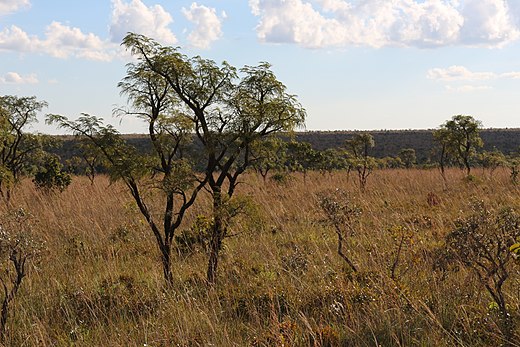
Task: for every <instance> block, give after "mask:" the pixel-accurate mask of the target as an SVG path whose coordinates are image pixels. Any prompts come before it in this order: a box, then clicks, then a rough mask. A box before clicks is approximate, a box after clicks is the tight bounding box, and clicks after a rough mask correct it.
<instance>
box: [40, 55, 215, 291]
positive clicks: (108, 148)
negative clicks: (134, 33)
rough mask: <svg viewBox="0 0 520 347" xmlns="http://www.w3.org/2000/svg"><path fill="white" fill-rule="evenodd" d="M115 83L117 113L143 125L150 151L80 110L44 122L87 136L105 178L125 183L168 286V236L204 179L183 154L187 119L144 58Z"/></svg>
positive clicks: (189, 126) (188, 130) (187, 139)
mask: <svg viewBox="0 0 520 347" xmlns="http://www.w3.org/2000/svg"><path fill="white" fill-rule="evenodd" d="M119 87H120V89H121V92H122V94H124V95H126V96H127V97H128V102H129V107H128V108H127V109H120V110H118V111H119V113H121V114H124V115H133V116H137V117H139V118H141V119H142V120H144V121H145V122H146V123H147V124H148V138H149V139H150V141H151V143H152V145H153V146H152V147H153V153H151V154H144V155H143V154H140V153H139V152H138V151H137V149H136V148H135V147H133V146H130V145H129V144H128V143H127V142H126V141H125V140H124V139H123V138H122V137H121V135H120V134H119V133H118V132H117V131H116V130H115V129H114V128H113V127H112V126H110V125H104V124H103V123H102V120H101V119H99V118H97V117H95V116H91V115H86V114H84V115H82V116H81V117H80V118H78V120H76V121H69V120H68V119H67V118H65V117H63V116H58V115H50V116H49V118H48V121H50V122H51V123H56V124H58V126H60V127H63V128H66V129H69V130H71V131H73V132H74V133H75V134H76V135H77V136H79V137H80V138H82V139H88V140H89V141H90V143H91V145H93V146H94V147H95V148H97V150H99V151H101V153H102V154H103V156H104V160H105V161H106V165H107V168H108V170H109V174H110V175H111V178H112V179H120V180H122V181H123V182H124V183H125V185H126V186H127V187H128V189H129V191H130V193H131V195H132V197H133V199H134V201H135V202H136V204H137V206H138V208H139V211H140V212H141V214H142V215H143V217H144V218H145V220H146V221H147V223H148V225H149V227H150V229H151V231H152V233H153V235H154V237H155V239H156V243H157V246H158V248H159V251H160V253H161V260H162V267H163V274H164V278H165V280H166V281H167V282H168V283H169V284H173V275H172V271H171V261H172V259H171V250H172V242H173V240H174V235H175V232H176V230H177V229H178V227H179V226H180V224H181V222H182V220H183V218H184V215H185V213H186V211H187V210H188V208H190V207H191V206H192V205H193V203H194V202H195V199H196V196H197V194H198V193H199V191H200V190H201V189H202V188H203V187H204V186H205V184H206V183H207V181H208V177H207V176H206V177H202V178H199V177H197V176H196V175H195V172H194V171H193V163H191V162H190V161H189V160H187V158H185V157H184V149H185V147H186V146H187V144H188V143H189V142H190V141H191V138H192V135H191V131H192V130H193V123H192V120H191V118H190V117H188V116H186V115H185V114H183V113H182V112H181V109H179V107H178V105H179V102H178V99H177V98H176V96H175V94H174V93H173V91H172V89H171V87H170V86H169V84H168V83H167V82H166V81H165V80H164V78H163V77H161V76H160V75H157V74H156V73H155V72H153V71H152V70H150V69H149V68H148V64H147V63H146V62H143V61H138V62H136V63H131V64H129V65H128V68H127V76H126V77H125V78H124V79H123V80H122V81H121V83H120V84H119ZM89 148H92V147H89ZM151 187H153V188H156V189H158V190H159V191H160V193H161V194H160V197H161V198H162V201H163V209H162V211H157V210H154V209H151V208H150V207H149V206H150V204H151V203H150V201H149V200H148V196H149V195H150V194H149V192H147V191H148V190H149V189H150V188H151Z"/></svg>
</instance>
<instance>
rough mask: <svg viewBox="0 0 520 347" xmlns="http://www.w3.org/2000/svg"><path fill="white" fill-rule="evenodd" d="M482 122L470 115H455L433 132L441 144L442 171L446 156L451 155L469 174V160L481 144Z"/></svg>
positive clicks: (470, 160)
mask: <svg viewBox="0 0 520 347" xmlns="http://www.w3.org/2000/svg"><path fill="white" fill-rule="evenodd" d="M481 127H482V124H481V122H480V121H478V120H475V119H474V118H473V117H471V116H465V115H456V116H453V118H452V119H451V120H449V121H446V123H444V124H442V125H441V127H440V129H438V130H436V131H435V132H434V137H435V139H436V140H437V142H438V143H439V144H440V145H441V147H442V150H441V159H440V162H441V171H442V172H444V165H445V160H446V157H447V156H449V155H453V156H454V158H455V159H456V160H457V161H458V162H459V164H460V166H461V167H462V168H464V169H465V170H466V175H467V176H469V175H470V174H471V162H472V160H473V158H474V157H475V155H476V150H477V148H479V147H482V146H483V142H482V139H481V138H480V134H479V131H480V128H481Z"/></svg>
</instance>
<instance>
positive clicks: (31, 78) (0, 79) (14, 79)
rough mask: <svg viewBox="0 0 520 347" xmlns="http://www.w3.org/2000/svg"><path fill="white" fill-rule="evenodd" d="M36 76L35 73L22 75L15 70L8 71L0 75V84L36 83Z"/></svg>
mask: <svg viewBox="0 0 520 347" xmlns="http://www.w3.org/2000/svg"><path fill="white" fill-rule="evenodd" d="M36 83H38V77H36V75H35V74H29V75H26V76H22V75H20V74H18V73H16V72H8V73H6V74H5V75H4V76H0V84H36Z"/></svg>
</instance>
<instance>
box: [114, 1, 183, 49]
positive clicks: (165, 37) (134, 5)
mask: <svg viewBox="0 0 520 347" xmlns="http://www.w3.org/2000/svg"><path fill="white" fill-rule="evenodd" d="M172 22H173V18H172V16H171V15H170V14H169V13H168V12H167V11H166V10H164V8H163V7H162V6H160V5H154V6H150V7H147V6H146V5H145V4H144V3H143V2H142V1H141V0H132V1H130V2H129V3H126V2H124V1H122V0H112V20H111V23H110V39H111V40H112V42H115V43H118V44H119V43H121V41H122V39H123V37H125V35H126V34H127V33H128V32H135V33H138V34H143V35H146V36H149V37H153V38H154V39H155V40H157V41H159V42H162V43H164V44H173V43H176V42H177V38H176V37H175V35H174V34H173V32H172V31H171V30H170V29H169V28H168V26H169V25H170V24H171V23H172Z"/></svg>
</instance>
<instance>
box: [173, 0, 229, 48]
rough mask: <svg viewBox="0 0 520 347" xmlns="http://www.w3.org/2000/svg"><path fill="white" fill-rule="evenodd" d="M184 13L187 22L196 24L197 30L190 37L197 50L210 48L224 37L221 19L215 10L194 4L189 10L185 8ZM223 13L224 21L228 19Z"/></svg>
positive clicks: (189, 39)
mask: <svg viewBox="0 0 520 347" xmlns="http://www.w3.org/2000/svg"><path fill="white" fill-rule="evenodd" d="M182 13H183V14H184V16H185V17H186V19H187V20H189V21H190V22H192V23H194V24H195V29H194V30H193V31H192V32H191V33H190V34H189V35H188V41H189V42H190V44H192V45H193V46H195V47H197V48H209V46H210V45H211V43H212V42H214V41H216V40H218V39H219V38H220V37H221V36H222V23H221V18H219V16H218V15H217V13H216V11H215V9H214V8H209V7H206V6H204V5H198V4H197V3H196V2H194V3H192V4H191V6H190V8H189V9H186V8H183V9H182ZM226 16H227V15H226V13H225V12H223V13H222V19H225V18H226Z"/></svg>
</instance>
